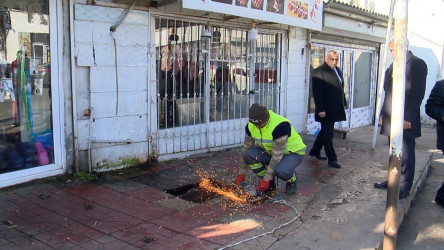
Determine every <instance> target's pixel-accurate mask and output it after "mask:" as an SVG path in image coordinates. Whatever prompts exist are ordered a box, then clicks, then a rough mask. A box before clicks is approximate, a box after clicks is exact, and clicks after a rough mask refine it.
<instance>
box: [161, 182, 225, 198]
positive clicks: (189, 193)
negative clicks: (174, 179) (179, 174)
mask: <svg viewBox="0 0 444 250" xmlns="http://www.w3.org/2000/svg"><path fill="white" fill-rule="evenodd" d="M166 192H167V193H169V194H171V195H174V196H177V197H179V198H181V199H183V200H186V201H189V202H193V203H203V202H206V201H209V200H212V199H214V198H217V197H219V196H220V195H219V194H217V193H215V192H211V191H208V190H206V189H204V188H201V187H200V186H199V183H193V184H188V185H185V186H181V187H177V188H173V189H169V190H166Z"/></svg>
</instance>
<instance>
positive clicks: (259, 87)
mask: <svg viewBox="0 0 444 250" xmlns="http://www.w3.org/2000/svg"><path fill="white" fill-rule="evenodd" d="M206 29H208V31H209V33H210V34H211V38H202V37H201V34H202V32H203V31H204V30H206ZM154 34H155V49H156V82H157V103H156V105H157V130H158V132H157V135H156V136H157V141H158V146H159V149H158V150H157V151H158V153H159V154H168V153H175V152H186V151H191V150H196V149H204V148H213V147H219V146H226V145H235V144H239V143H242V142H243V139H244V138H243V137H244V127H245V125H246V123H247V121H248V120H247V117H248V109H249V107H250V103H251V102H260V103H262V104H264V105H266V106H267V107H268V108H270V109H272V110H274V111H276V112H277V111H278V104H279V101H278V99H279V98H278V97H279V89H280V87H279V86H280V64H281V60H280V58H281V54H282V52H281V40H282V33H280V32H279V31H267V30H264V31H259V35H258V40H257V41H248V29H242V28H233V27H222V26H211V27H210V26H209V25H208V24H205V23H204V22H202V23H199V22H196V21H185V20H179V19H174V18H170V17H155V33H154Z"/></svg>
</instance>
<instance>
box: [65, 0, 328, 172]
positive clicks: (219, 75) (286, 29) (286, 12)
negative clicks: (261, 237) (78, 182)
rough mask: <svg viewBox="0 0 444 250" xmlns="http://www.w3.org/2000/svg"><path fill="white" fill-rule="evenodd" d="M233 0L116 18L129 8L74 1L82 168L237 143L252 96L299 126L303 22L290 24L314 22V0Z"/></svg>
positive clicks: (317, 23)
mask: <svg viewBox="0 0 444 250" xmlns="http://www.w3.org/2000/svg"><path fill="white" fill-rule="evenodd" d="M229 2H230V3H228V2H227V3H225V2H218V1H207V2H206V3H204V2H202V3H200V2H199V3H198V4H193V3H196V2H193V1H177V2H176V3H173V4H168V8H167V9H168V10H171V11H162V10H161V9H160V8H159V9H149V10H143V9H142V8H139V9H137V10H135V9H133V10H131V11H129V12H128V15H127V17H126V18H125V19H124V21H122V22H120V21H121V20H122V19H121V18H122V13H125V11H126V10H125V9H122V8H110V7H108V6H101V5H100V4H97V5H95V6H93V5H87V4H84V3H80V2H79V3H73V5H72V8H73V13H74V15H73V24H74V29H73V34H72V36H73V40H74V48H73V57H74V60H73V65H74V66H73V72H74V81H75V82H74V84H75V85H76V89H77V91H78V92H77V94H76V96H77V97H78V98H77V104H76V109H77V115H76V118H77V120H76V122H77V124H78V125H77V127H78V128H79V131H78V133H77V134H78V139H77V142H76V145H78V146H77V147H75V148H76V150H78V155H79V161H80V162H82V161H83V164H80V165H81V166H83V167H84V166H89V170H90V171H106V170H109V169H115V168H120V167H124V166H125V163H126V162H131V161H132V160H134V159H135V160H140V161H146V160H147V159H156V158H157V159H159V160H165V159H171V158H177V157H185V156H187V155H191V154H196V153H201V152H207V151H211V150H220V149H223V148H228V147H234V146H239V145H242V143H243V140H244V133H245V132H244V131H245V125H246V124H247V122H248V119H247V117H248V109H249V107H250V105H251V104H252V103H253V102H260V103H262V104H264V105H266V106H267V107H268V108H269V109H271V110H273V111H275V112H276V113H279V114H284V115H286V116H287V117H289V119H291V120H292V122H293V121H294V122H295V123H294V125H293V126H294V127H295V128H296V129H297V131H299V132H302V131H303V129H304V118H303V117H304V114H303V113H304V106H305V105H304V103H305V102H306V101H305V100H304V92H303V91H300V89H304V88H305V82H304V79H305V60H306V56H305V54H304V52H305V48H304V46H305V45H306V36H305V34H306V29H304V28H300V27H293V28H291V27H290V26H288V24H287V23H288V20H290V21H291V22H290V23H292V24H299V23H300V24H301V26H304V25H305V26H308V24H309V25H311V26H310V27H312V28H313V29H317V30H319V29H320V27H321V20H322V9H321V8H320V6H319V5H318V4H319V3H320V1H312V2H311V3H310V4H302V3H296V2H294V3H295V7H294V8H296V9H298V10H299V9H300V10H301V11H299V12H295V9H294V8H293V7H291V6H290V7H288V8H287V5H282V6H281V7H279V8H278V9H277V10H279V11H277V10H276V9H274V8H273V7H270V8H268V7H269V6H268V5H266V4H265V2H264V3H263V4H262V5H261V6H258V7H255V6H254V5H252V4H249V5H247V6H241V5H237V4H236V3H237V1H229ZM315 2H316V4H315ZM187 3H188V4H191V5H192V7H193V8H192V9H193V10H190V9H187V8H189V5H187ZM267 3H268V2H267ZM182 4H183V5H182ZM222 6H223V7H224V8H222ZM182 7H183V9H182ZM223 12H228V13H231V14H233V15H239V16H230V17H229V18H227V16H226V15H225V14H223ZM310 13H311V16H310ZM240 16H242V17H240ZM267 16H269V17H268V18H270V16H271V19H272V20H274V21H261V20H262V19H263V18H266V17H267ZM253 17H255V19H253ZM286 22H287V23H286ZM117 23H121V25H120V26H116V27H114V26H115V25H116V24H117ZM253 23H254V24H253ZM304 23H307V24H304ZM110 27H112V28H111V30H114V31H111V32H110ZM290 53H295V54H297V55H298V56H294V57H292V55H291V54H290ZM301 55H302V56H301ZM289 67H292V70H291V71H289ZM296 68H297V69H296ZM294 94H295V95H294ZM288 96H291V97H298V96H299V97H301V98H296V99H293V98H288ZM80 97H82V98H80ZM295 100H296V101H295ZM289 104H295V107H297V108H293V107H292V108H291V109H288V108H287V106H288V105H289ZM80 128H81V129H80Z"/></svg>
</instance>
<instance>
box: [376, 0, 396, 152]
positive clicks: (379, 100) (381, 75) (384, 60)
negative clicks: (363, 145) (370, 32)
mask: <svg viewBox="0 0 444 250" xmlns="http://www.w3.org/2000/svg"><path fill="white" fill-rule="evenodd" d="M394 5H395V0H391V2H390V14H389V19H388V23H387V31H386V33H385V47H384V52H383V54H382V60H380V62H381V66H380V67H379V84H378V95H377V97H376V114H375V126H374V127H373V140H372V153H374V150H375V147H376V137H377V132H378V123H379V116H380V115H381V106H382V90H383V87H384V80H385V68H386V67H385V65H386V63H387V50H388V43H389V42H390V41H389V38H390V33H391V31H392V24H393V8H394Z"/></svg>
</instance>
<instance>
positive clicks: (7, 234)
mask: <svg viewBox="0 0 444 250" xmlns="http://www.w3.org/2000/svg"><path fill="white" fill-rule="evenodd" d="M435 133H436V132H435V130H434V129H432V128H423V137H422V138H420V139H418V140H417V150H416V174H415V182H414V183H415V185H414V188H413V189H412V190H413V192H412V195H411V196H410V197H409V198H407V199H404V200H401V201H400V203H399V205H400V210H399V211H400V217H399V219H400V221H401V220H403V219H404V214H407V217H406V218H409V217H408V216H409V215H410V212H409V208H410V207H412V209H416V206H418V207H419V208H418V210H419V211H421V208H422V203H423V202H421V204H419V205H417V203H416V198H415V197H416V196H418V197H421V195H422V192H423V191H424V190H423V188H422V185H423V183H426V182H425V179H426V177H428V180H430V179H431V176H430V175H427V173H428V170H429V167H430V166H432V167H431V169H432V170H433V166H434V165H433V164H434V163H433V162H435V158H436V159H439V157H442V154H440V155H437V153H435V154H434V153H433V152H432V151H430V150H429V149H430V148H434V145H435V140H436V134H435ZM372 134H373V129H372V128H371V127H364V128H358V129H354V130H352V131H350V133H349V134H348V135H347V139H335V140H334V143H335V148H336V150H337V154H338V156H339V162H340V163H341V165H342V168H341V169H333V168H330V167H328V165H327V163H326V162H325V161H318V160H316V159H314V158H312V157H309V156H306V157H305V159H304V161H303V163H302V164H301V166H300V167H298V169H297V173H298V192H297V194H296V195H291V196H287V195H285V194H283V193H282V192H280V191H279V187H278V190H277V191H276V192H275V193H274V195H273V196H272V199H269V200H268V202H266V203H261V204H249V205H246V204H239V203H236V202H233V201H231V200H229V199H227V198H224V197H222V196H220V195H215V194H214V193H207V192H205V191H203V190H201V189H199V187H198V184H197V183H198V182H199V180H200V179H201V177H202V176H208V177H211V178H213V179H214V180H217V181H220V182H230V181H231V180H233V179H234V178H235V176H236V175H237V163H238V160H239V156H238V150H239V148H235V149H230V150H225V151H221V152H213V153H207V154H202V155H197V156H192V157H188V158H186V159H181V160H174V161H169V162H162V163H159V164H155V165H153V166H144V167H139V168H132V169H127V170H121V171H118V172H113V173H105V174H103V175H101V176H100V177H99V180H98V181H97V182H87V183H84V182H81V181H79V180H74V181H71V182H70V181H69V180H70V179H67V178H58V179H56V180H53V179H50V180H42V181H35V182H32V183H28V184H26V185H20V186H16V187H10V188H5V189H2V190H0V204H1V206H0V219H1V221H2V223H1V224H0V248H1V249H25V248H26V249H50V248H53V249H217V248H225V247H228V248H230V249H241V248H242V249H326V248H328V249H362V248H377V247H378V246H380V243H381V241H382V237H383V227H384V215H385V204H386V203H385V198H386V191H385V190H378V189H374V188H373V183H374V182H378V181H382V180H384V179H385V178H386V176H387V164H388V145H387V139H386V138H385V137H383V136H378V142H377V148H376V150H375V151H374V152H371V150H370V144H371V138H372ZM303 139H304V141H305V142H306V144H307V147H308V148H310V147H311V145H312V142H313V140H314V137H313V136H309V135H303ZM432 156H433V157H434V158H433V159H434V160H431V159H432ZM431 162H432V164H430V163H431ZM433 178H434V182H433V183H435V184H436V182H438V181H437V180H436V179H435V178H439V176H435V175H434V176H433ZM438 187H439V186H437V187H436V188H435V189H433V188H427V189H426V190H428V191H429V192H432V193H433V192H435V193H436V190H437V188H438ZM430 196H431V194H428V197H430ZM413 198H415V200H413ZM418 199H419V198H418ZM276 200H279V201H281V203H275V202H273V201H276ZM412 200H413V201H412ZM425 204H426V205H427V206H429V208H427V209H430V206H435V207H432V208H433V209H434V211H435V212H434V214H435V215H436V217H435V219H436V220H437V221H439V219H440V218H441V220H442V218H444V216H442V215H444V209H442V208H441V207H438V206H436V205H435V204H433V203H431V202H427V203H425ZM439 215H441V217H439ZM414 218H415V217H414ZM407 220H408V219H407ZM434 225H435V229H436V230H435V232H436V233H439V232H442V230H443V228H444V226H443V225H444V223H441V224H439V223H438V224H434ZM415 226H416V225H415ZM424 230H428V229H424ZM439 230H441V231H439ZM271 231H272V232H273V233H269V232H271ZM404 231H406V230H404ZM407 231H408V230H407ZM416 232H417V235H422V233H423V230H422V229H419V230H417V231H416ZM424 232H425V231H424ZM442 235H443V234H442V233H441V235H437V236H436V237H434V238H433V239H434V240H435V242H442V241H443V236H442ZM399 237H400V238H401V237H404V236H399ZM405 237H406V238H411V235H410V236H405ZM403 242H406V241H405V240H403ZM409 242H412V241H409ZM421 242H423V243H424V242H427V238H426V237H425V239H423V240H422V241H421ZM413 243H414V244H416V243H415V242H413ZM401 249H403V248H401ZM406 249H407V248H406Z"/></svg>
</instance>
